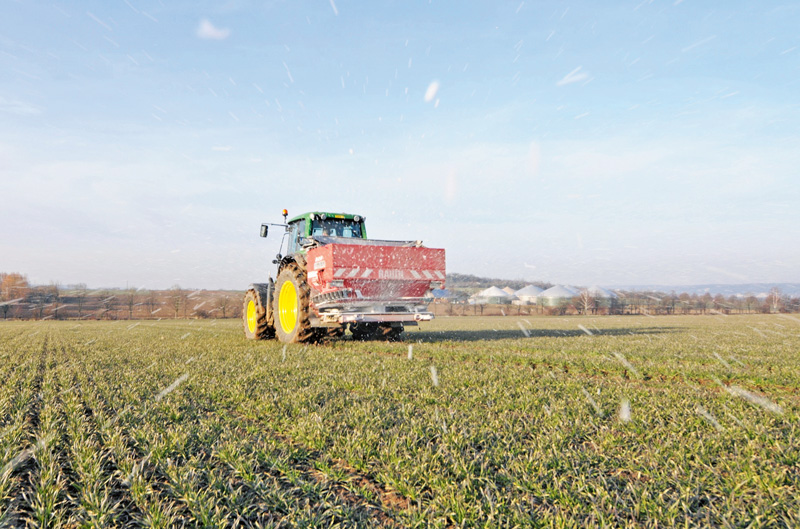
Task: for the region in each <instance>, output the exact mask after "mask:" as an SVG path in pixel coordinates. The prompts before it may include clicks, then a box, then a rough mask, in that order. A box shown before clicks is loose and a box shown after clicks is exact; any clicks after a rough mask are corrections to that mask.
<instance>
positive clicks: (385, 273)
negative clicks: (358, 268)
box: [378, 269, 414, 279]
mask: <svg viewBox="0 0 800 529" xmlns="http://www.w3.org/2000/svg"><path fill="white" fill-rule="evenodd" d="M411 273H412V274H413V273H414V271H413V270H412V271H411ZM378 279H405V276H404V275H403V271H402V270H394V269H388V270H378Z"/></svg>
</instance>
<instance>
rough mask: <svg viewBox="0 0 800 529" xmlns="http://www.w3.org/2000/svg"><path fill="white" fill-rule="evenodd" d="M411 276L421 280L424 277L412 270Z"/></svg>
mask: <svg viewBox="0 0 800 529" xmlns="http://www.w3.org/2000/svg"><path fill="white" fill-rule="evenodd" d="M411 275H412V276H414V279H419V278H421V277H422V276H421V275H419V272H417V271H416V270H411Z"/></svg>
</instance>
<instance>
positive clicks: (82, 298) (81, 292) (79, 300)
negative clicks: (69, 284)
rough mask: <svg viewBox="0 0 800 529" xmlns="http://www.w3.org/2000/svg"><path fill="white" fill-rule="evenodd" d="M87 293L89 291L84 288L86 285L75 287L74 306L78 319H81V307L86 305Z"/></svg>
mask: <svg viewBox="0 0 800 529" xmlns="http://www.w3.org/2000/svg"><path fill="white" fill-rule="evenodd" d="M88 293H89V290H88V289H87V288H86V283H78V284H77V285H75V304H76V305H77V306H78V319H81V318H83V306H84V304H85V303H86V296H87V294H88Z"/></svg>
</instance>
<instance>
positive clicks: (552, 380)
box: [0, 316, 800, 527]
mask: <svg viewBox="0 0 800 529" xmlns="http://www.w3.org/2000/svg"><path fill="white" fill-rule="evenodd" d="M406 334H407V341H406V343H400V344H396V343H380V342H366V343H358V342H353V341H351V340H344V341H338V342H332V343H329V344H326V345H320V346H308V347H305V346H284V345H282V344H278V343H277V342H247V341H245V340H243V338H242V337H241V335H240V329H239V326H238V323H236V324H234V323H231V322H204V323H196V322H195V323H190V322H181V321H170V322H158V323H142V324H138V325H137V324H122V323H108V322H99V323H82V324H80V325H78V324H74V323H69V322H50V323H45V324H32V323H12V324H5V325H4V326H3V327H2V334H0V357H3V358H4V362H3V363H2V366H0V376H2V377H3V381H4V383H3V385H2V389H1V390H0V404H1V405H2V408H0V410H1V411H2V422H0V457H2V459H0V465H1V466H0V469H2V474H0V525H2V523H7V524H9V525H23V524H25V523H28V524H30V525H34V526H42V527H43V526H50V527H58V526H74V525H81V526H84V525H86V526H88V525H93V526H110V525H119V526H146V527H175V526H203V527H221V526H229V527H237V526H241V527H290V526H301V527H302V526H305V527H319V526H332V527H333V526H341V527H348V526H349V527H371V526H377V527H396V526H402V527H450V526H469V527H538V526H554V525H555V526H563V527H577V526H603V525H605V526H655V525H679V524H680V525H689V526H706V525H733V526H746V525H755V526H760V525H774V526H786V527H791V526H796V525H798V524H800V502H798V499H797V498H798V497H800V463H799V462H798V454H800V436H798V422H797V410H798V405H799V404H800V395H798V389H797V388H798V387H800V359H798V357H797V353H796V351H797V350H798V347H797V346H798V344H800V322H795V321H792V320H789V319H780V318H776V317H766V316H749V317H729V318H723V317H715V318H644V317H643V318H602V319H600V318H598V319H592V318H565V319H558V320H554V319H533V320H530V319H527V320H525V319H519V318H511V317H509V318H487V319H477V318H476V319H460V318H459V319H453V320H447V319H444V320H438V321H437V322H435V323H434V324H431V325H430V326H428V327H426V329H424V330H422V331H414V330H412V331H409V332H407V333H406Z"/></svg>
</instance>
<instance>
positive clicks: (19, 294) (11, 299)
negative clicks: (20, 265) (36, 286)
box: [0, 272, 30, 319]
mask: <svg viewBox="0 0 800 529" xmlns="http://www.w3.org/2000/svg"><path fill="white" fill-rule="evenodd" d="M29 292H30V285H29V284H28V279H27V278H26V277H25V276H24V275H22V274H18V273H16V272H12V273H10V274H2V275H0V303H2V309H3V319H6V318H7V317H8V311H9V309H10V308H11V306H12V305H13V304H15V303H17V302H18V301H22V300H24V299H25V298H26V297H28V294H29Z"/></svg>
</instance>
